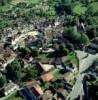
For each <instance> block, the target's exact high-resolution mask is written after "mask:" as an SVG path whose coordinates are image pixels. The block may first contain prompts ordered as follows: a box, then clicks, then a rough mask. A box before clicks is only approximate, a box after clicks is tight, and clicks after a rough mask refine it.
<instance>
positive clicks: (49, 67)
mask: <svg viewBox="0 0 98 100" xmlns="http://www.w3.org/2000/svg"><path fill="white" fill-rule="evenodd" d="M39 65H40V66H41V67H42V69H43V70H44V71H46V72H47V71H49V70H51V69H52V68H54V65H50V64H42V63H39Z"/></svg>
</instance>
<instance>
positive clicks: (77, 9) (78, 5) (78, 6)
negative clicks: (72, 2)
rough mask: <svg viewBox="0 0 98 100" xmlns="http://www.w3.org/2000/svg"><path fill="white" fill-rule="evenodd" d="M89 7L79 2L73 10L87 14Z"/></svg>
mask: <svg viewBox="0 0 98 100" xmlns="http://www.w3.org/2000/svg"><path fill="white" fill-rule="evenodd" d="M86 10H87V8H86V7H85V6H83V5H82V4H81V3H78V4H77V5H76V6H75V7H74V8H73V12H74V13H75V14H78V15H81V14H85V12H86Z"/></svg>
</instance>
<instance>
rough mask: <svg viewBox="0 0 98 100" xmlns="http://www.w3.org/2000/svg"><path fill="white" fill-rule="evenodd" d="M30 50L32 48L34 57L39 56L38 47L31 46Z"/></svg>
mask: <svg viewBox="0 0 98 100" xmlns="http://www.w3.org/2000/svg"><path fill="white" fill-rule="evenodd" d="M30 50H31V55H32V56H33V57H37V56H38V50H37V49H36V48H34V49H32V48H31V49H30Z"/></svg>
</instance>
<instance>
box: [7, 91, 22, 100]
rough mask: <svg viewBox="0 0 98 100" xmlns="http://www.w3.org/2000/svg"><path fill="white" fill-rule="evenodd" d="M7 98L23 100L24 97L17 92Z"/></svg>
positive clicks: (8, 99) (9, 99)
mask: <svg viewBox="0 0 98 100" xmlns="http://www.w3.org/2000/svg"><path fill="white" fill-rule="evenodd" d="M6 100H23V98H22V97H21V96H19V95H17V92H15V93H14V94H12V95H11V96H9V97H8V98H7V99H6Z"/></svg>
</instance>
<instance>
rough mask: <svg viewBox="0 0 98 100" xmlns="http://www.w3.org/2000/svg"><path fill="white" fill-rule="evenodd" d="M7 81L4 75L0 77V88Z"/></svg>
mask: <svg viewBox="0 0 98 100" xmlns="http://www.w3.org/2000/svg"><path fill="white" fill-rule="evenodd" d="M6 82H7V80H6V77H5V76H4V75H1V76H0V88H2V87H3V86H4V85H5V84H6Z"/></svg>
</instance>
